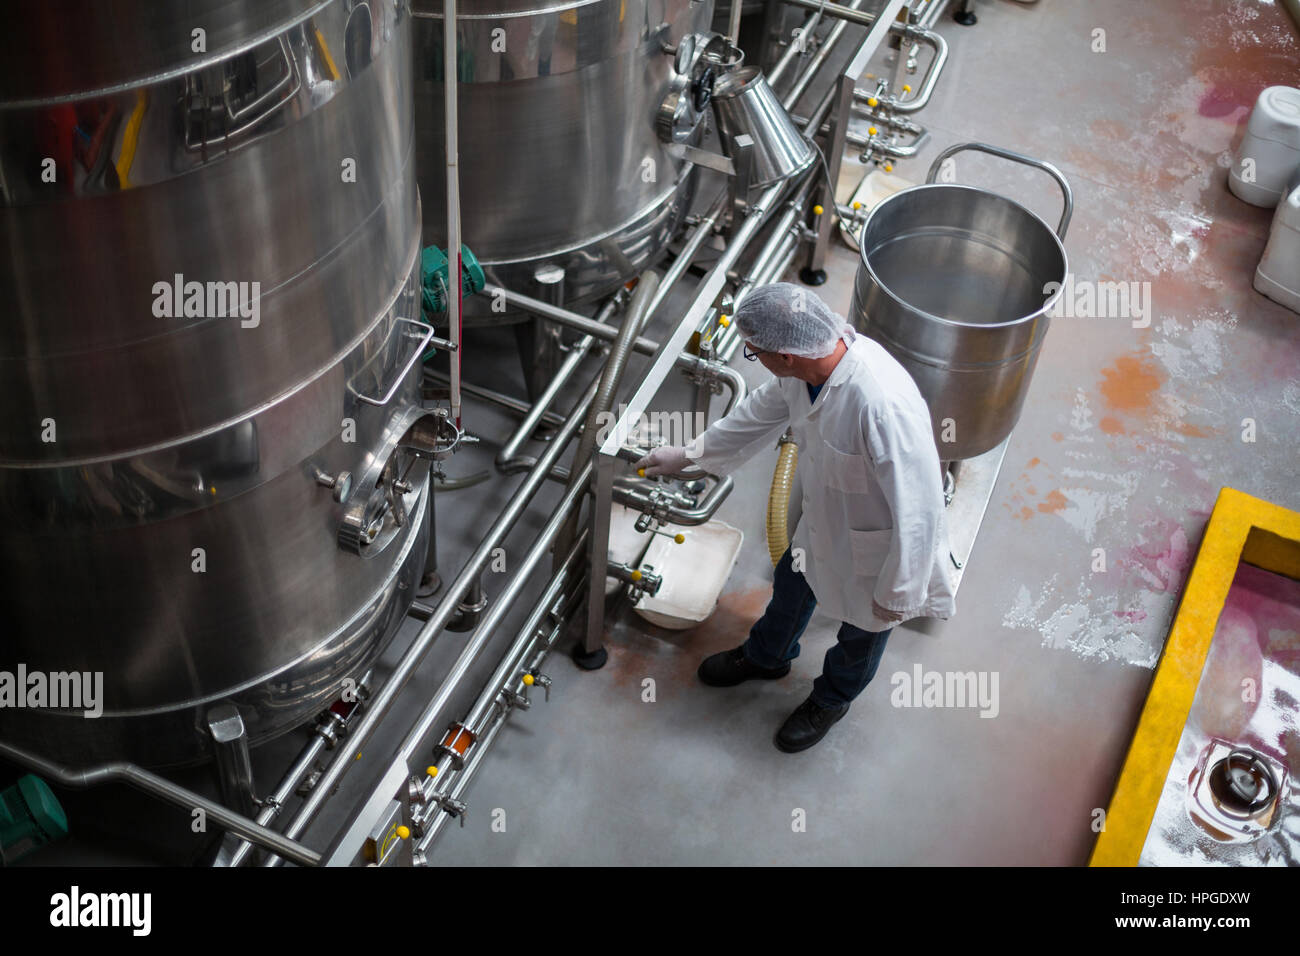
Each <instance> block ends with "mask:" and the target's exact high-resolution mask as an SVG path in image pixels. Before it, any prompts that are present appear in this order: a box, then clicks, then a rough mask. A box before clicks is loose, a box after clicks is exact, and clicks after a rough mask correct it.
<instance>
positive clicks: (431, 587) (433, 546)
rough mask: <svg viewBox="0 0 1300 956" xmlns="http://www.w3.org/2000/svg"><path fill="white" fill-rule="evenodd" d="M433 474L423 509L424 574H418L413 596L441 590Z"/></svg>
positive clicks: (428, 594)
mask: <svg viewBox="0 0 1300 956" xmlns="http://www.w3.org/2000/svg"><path fill="white" fill-rule="evenodd" d="M433 486H434V479H433V476H432V475H430V476H429V503H428V504H427V505H426V506H425V509H424V510H425V511H426V512H428V515H429V550H428V551H427V552H425V557H424V574H422V575H421V576H420V586H419V587H418V588H416V589H415V596H416V597H420V598H428V597H433V596H434V595H435V594H437V593H438V592H439V591H440V590H442V576H441V575H440V574H438V522H437V519H435V518H434V516H433V515H434V511H435V509H434V507H433Z"/></svg>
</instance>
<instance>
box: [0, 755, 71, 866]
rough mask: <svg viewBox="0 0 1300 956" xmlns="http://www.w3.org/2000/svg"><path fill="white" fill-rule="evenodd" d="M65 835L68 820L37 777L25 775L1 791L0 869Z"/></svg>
mask: <svg viewBox="0 0 1300 956" xmlns="http://www.w3.org/2000/svg"><path fill="white" fill-rule="evenodd" d="M67 835H68V816H67V814H66V813H64V812H63V807H61V806H60V805H59V800H58V798H57V797H55V796H54V792H53V791H52V790H50V788H49V786H48V785H47V784H46V783H45V781H44V780H42V779H41V778H40V777H37V776H35V775H34V774H30V773H29V774H28V775H27V776H25V777H23V778H21V779H20V780H19V781H18V782H17V783H16V784H14V785H13V786H12V787H10V788H9V789H7V790H3V791H0V866H7V865H9V864H10V863H16V862H17V861H18V860H20V859H22V858H23V857H25V856H26V855H27V854H28V853H31V852H32V851H33V850H35V849H38V848H40V847H43V846H45V844H47V843H53V842H54V841H55V840H58V839H61V838H63V837H65V836H67Z"/></svg>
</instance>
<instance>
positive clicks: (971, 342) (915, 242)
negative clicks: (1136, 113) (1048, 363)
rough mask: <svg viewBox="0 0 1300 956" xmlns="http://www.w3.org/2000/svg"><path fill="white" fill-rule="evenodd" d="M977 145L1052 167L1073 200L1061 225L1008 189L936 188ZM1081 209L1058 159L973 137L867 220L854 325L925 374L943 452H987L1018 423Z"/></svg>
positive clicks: (922, 380)
mask: <svg viewBox="0 0 1300 956" xmlns="http://www.w3.org/2000/svg"><path fill="white" fill-rule="evenodd" d="M967 149H973V150H979V151H981V152H985V153H991V154H993V155H995V156H1001V157H1003V158H1005V159H1010V160H1014V161H1015V162H1018V163H1024V164H1026V165H1029V166H1035V167H1037V168H1039V169H1042V170H1045V171H1046V172H1048V173H1050V174H1051V175H1052V177H1053V178H1054V179H1055V180H1056V181H1057V184H1058V185H1059V186H1060V187H1061V191H1062V193H1063V195H1064V197H1065V208H1064V210H1063V211H1062V214H1061V220H1060V223H1059V224H1058V225H1057V228H1056V231H1055V232H1053V231H1052V229H1051V227H1050V226H1048V225H1047V223H1045V222H1043V220H1042V219H1040V218H1039V217H1038V216H1036V215H1034V214H1033V213H1032V212H1030V211H1029V210H1028V209H1026V208H1025V207H1024V206H1021V205H1020V204H1019V203H1017V202H1014V201H1013V200H1010V199H1008V198H1006V197H1005V196H1001V195H999V194H997V193H995V192H991V191H989V190H987V189H978V188H976V187H974V186H962V185H955V184H948V183H936V182H935V179H936V178H937V177H938V175H939V173H940V171H941V169H943V168H944V162H945V161H946V160H947V159H948V157H950V156H952V155H953V154H954V153H957V152H960V151H961V150H967ZM1073 208H1074V202H1073V198H1072V195H1071V192H1070V186H1069V184H1068V183H1067V182H1066V181H1065V177H1064V176H1062V175H1061V173H1060V171H1059V170H1058V169H1057V168H1056V167H1055V166H1052V165H1051V164H1050V163H1045V162H1042V161H1040V160H1037V159H1033V158H1031V157H1028V156H1023V155H1021V154H1020V153H1015V152H1012V151H1010V150H1006V149H1000V148H998V147H996V146H988V145H985V144H983V143H964V144H960V145H957V146H953V147H951V148H949V149H947V150H945V151H944V152H943V153H941V154H940V155H939V156H938V158H936V159H935V161H934V163H933V164H932V165H931V167H930V171H929V174H928V175H927V177H926V182H925V184H924V185H920V186H913V187H912V188H910V189H904V190H902V191H901V192H898V193H895V194H894V195H893V196H890V197H889V198H888V199H885V200H884V201H882V202H881V203H880V204H879V205H878V206H876V207H875V208H874V209H873V210H872V211H871V214H870V215H869V216H868V217H867V220H866V222H865V223H864V224H863V227H862V237H861V254H862V263H861V265H860V266H859V267H858V274H857V278H856V281H855V282H854V286H853V304H852V307H851V313H850V314H851V316H852V321H853V324H854V326H855V327H856V328H858V329H859V330H860V331H862V332H863V333H865V334H866V335H868V336H870V337H871V338H873V339H875V340H876V341H878V342H879V343H880V344H881V345H883V346H884V347H885V348H886V349H887V350H888V351H889V353H890V354H891V355H893V356H894V358H896V359H897V360H898V361H899V362H900V363H901V364H902V365H903V367H904V368H906V369H907V370H908V372H910V373H911V375H912V378H913V379H915V380H916V384H917V387H918V388H919V389H920V391H921V395H922V396H923V397H924V398H925V400H926V402H927V403H928V404H929V406H930V416H931V419H932V421H933V424H934V434H935V441H936V444H937V445H938V449H939V457H940V458H941V459H943V460H945V461H954V460H958V459H963V458H974V457H975V456H977V455H982V454H983V453H984V452H986V451H989V450H991V449H993V448H996V447H997V446H998V445H999V444H1001V443H1002V441H1003V439H1005V438H1006V437H1007V436H1008V435H1010V434H1011V429H1012V428H1014V427H1015V424H1016V422H1017V420H1019V418H1020V410H1021V407H1022V406H1023V405H1024V401H1025V394H1026V393H1027V392H1028V390H1029V381H1030V378H1031V376H1032V375H1033V372H1034V365H1035V363H1036V362H1037V361H1038V352H1039V349H1040V348H1041V347H1042V344H1043V339H1044V337H1045V336H1046V335H1047V328H1048V324H1049V321H1050V313H1051V311H1052V309H1053V307H1054V306H1055V303H1056V300H1057V298H1058V297H1059V296H1060V294H1061V288H1062V286H1063V285H1064V283H1065V276H1066V268H1067V267H1066V258H1065V247H1064V246H1063V245H1062V244H1061V240H1062V239H1063V238H1064V237H1065V230H1066V227H1067V226H1068V225H1069V222H1070V215H1071V213H1072V211H1073Z"/></svg>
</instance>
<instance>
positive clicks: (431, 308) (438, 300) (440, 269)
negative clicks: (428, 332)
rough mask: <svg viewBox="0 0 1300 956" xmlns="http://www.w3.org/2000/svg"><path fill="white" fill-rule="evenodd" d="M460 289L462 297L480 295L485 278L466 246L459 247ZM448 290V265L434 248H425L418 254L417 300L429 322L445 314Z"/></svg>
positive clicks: (449, 270) (449, 284) (449, 277)
mask: <svg viewBox="0 0 1300 956" xmlns="http://www.w3.org/2000/svg"><path fill="white" fill-rule="evenodd" d="M460 259H461V270H460V286H461V293H462V295H466V296H470V295H474V294H475V293H477V292H482V291H483V286H485V285H486V284H487V276H485V275H484V274H483V267H482V266H481V265H479V264H478V259H476V258H474V253H472V252H470V251H469V247H468V246H461V247H460ZM450 286H451V263H450V262H449V261H448V259H447V254H446V253H445V252H443V251H442V250H441V249H439V248H438V247H437V246H426V247H425V249H424V251H423V252H421V253H420V300H421V303H422V305H423V307H424V315H425V318H426V319H427V320H429V321H430V322H432V321H433V319H435V318H437V317H438V316H440V315H442V314H443V313H444V312H446V311H447V289H448V288H449V287H450Z"/></svg>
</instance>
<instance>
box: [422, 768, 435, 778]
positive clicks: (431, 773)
mask: <svg viewBox="0 0 1300 956" xmlns="http://www.w3.org/2000/svg"><path fill="white" fill-rule="evenodd" d="M424 772H425V773H427V774H428V775H429V776H430V777H436V776H438V768H437V767H425V768H424Z"/></svg>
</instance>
